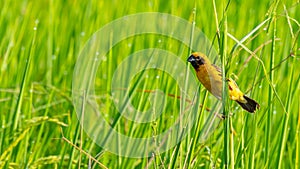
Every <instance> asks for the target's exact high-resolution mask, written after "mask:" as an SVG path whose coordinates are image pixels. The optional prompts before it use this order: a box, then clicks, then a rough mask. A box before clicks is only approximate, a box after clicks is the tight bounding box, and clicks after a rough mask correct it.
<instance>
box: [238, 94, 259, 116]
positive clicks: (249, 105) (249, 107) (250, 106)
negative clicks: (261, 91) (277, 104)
mask: <svg viewBox="0 0 300 169" xmlns="http://www.w3.org/2000/svg"><path fill="white" fill-rule="evenodd" d="M244 98H245V100H246V101H247V102H246V103H242V102H239V101H238V100H236V102H237V103H238V104H239V105H240V106H242V108H243V109H245V110H246V111H248V112H250V113H254V112H255V110H256V109H259V104H258V103H257V102H256V101H255V100H253V99H250V98H249V97H247V96H246V95H244Z"/></svg>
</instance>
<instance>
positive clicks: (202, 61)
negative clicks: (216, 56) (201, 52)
mask: <svg viewBox="0 0 300 169" xmlns="http://www.w3.org/2000/svg"><path fill="white" fill-rule="evenodd" d="M197 63H198V64H199V65H203V64H204V59H203V58H201V57H198V58H197Z"/></svg>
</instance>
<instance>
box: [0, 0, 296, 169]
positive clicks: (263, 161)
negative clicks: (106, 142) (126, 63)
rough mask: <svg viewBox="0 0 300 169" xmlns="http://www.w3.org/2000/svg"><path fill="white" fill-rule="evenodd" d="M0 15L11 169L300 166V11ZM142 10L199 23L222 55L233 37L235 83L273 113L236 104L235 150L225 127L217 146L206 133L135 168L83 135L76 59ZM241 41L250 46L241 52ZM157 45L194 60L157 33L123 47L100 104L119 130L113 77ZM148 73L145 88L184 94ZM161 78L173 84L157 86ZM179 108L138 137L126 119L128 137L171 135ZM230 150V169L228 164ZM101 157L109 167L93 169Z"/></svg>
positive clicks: (218, 5)
mask: <svg viewBox="0 0 300 169" xmlns="http://www.w3.org/2000/svg"><path fill="white" fill-rule="evenodd" d="M214 4H215V5H214ZM227 4H229V5H228V6H227ZM0 9H1V10H0V26H1V27H0V38H1V39H0V66H1V70H0V71H1V75H0V82H1V83H0V111H1V113H0V121H1V129H0V154H1V155H0V166H1V168H25V167H26V168H88V167H91V166H94V167H95V168H99V167H107V168H224V167H232V168H233V167H234V168H299V161H300V160H299V155H300V153H299V128H300V116H299V115H300V106H299V102H300V96H299V75H300V71H299V68H298V67H297V66H298V65H299V53H300V52H299V48H300V47H299V44H300V40H299V39H300V38H299V32H300V23H299V22H300V5H299V1H296V0H286V1H267V0H260V1H259V0H248V1H240V0H239V1H230V2H228V1H204V0H199V1H195V2H194V1H190V2H188V1H179V0H174V1H159V0H146V1H138V0H122V1H120V0H112V1H97V0H92V1H81V0H74V1H55V0H41V1H28V0H24V1H13V0H2V2H1V3H0ZM194 11H195V13H194ZM138 12H162V13H169V14H172V15H175V16H179V17H181V18H184V19H186V20H188V21H190V22H193V21H195V24H196V26H197V27H199V28H200V29H201V30H202V31H203V32H204V33H205V34H206V35H207V37H208V38H209V39H210V40H211V41H212V42H213V45H214V47H215V48H216V50H217V51H218V52H219V53H222V49H224V47H225V46H224V43H221V42H222V40H224V36H223V35H226V34H227V35H228V36H227V39H228V40H227V44H225V45H226V48H225V49H226V53H227V59H226V63H227V64H226V65H227V67H226V68H228V69H227V70H228V71H227V72H228V73H227V76H230V77H233V78H235V79H236V81H237V83H238V84H239V86H240V88H241V89H242V90H243V91H245V92H246V94H247V95H249V96H251V97H253V98H255V100H257V101H258V102H259V103H260V106H261V108H260V110H259V111H257V112H256V113H255V114H249V113H246V112H244V111H242V109H241V108H239V107H237V104H236V103H232V102H228V103H230V105H229V106H228V107H229V112H230V113H231V114H232V115H231V116H230V131H231V132H230V133H229V137H228V138H229V140H227V141H228V142H229V143H230V144H229V147H228V146H227V145H226V144H224V129H223V125H219V126H218V127H217V128H216V130H215V131H213V133H212V135H211V136H210V137H209V138H208V139H207V140H206V141H205V142H199V141H197V139H198V138H197V133H199V132H200V131H201V128H197V127H196V126H195V127H194V128H193V130H192V131H191V133H190V134H189V135H188V137H187V138H185V139H184V140H183V141H182V142H181V143H180V144H179V145H178V146H176V147H174V148H172V149H171V150H170V151H168V152H165V153H163V154H159V153H157V154H156V156H153V157H150V158H143V159H132V158H125V157H119V156H116V155H114V154H111V153H109V152H103V154H101V156H96V154H98V153H99V152H100V151H101V147H98V146H97V145H96V144H95V143H93V142H92V141H91V140H90V139H89V137H87V136H86V134H85V133H84V132H83V131H82V129H81V128H80V125H79V123H78V121H77V117H76V113H75V112H74V108H73V105H72V98H71V97H72V96H71V88H72V86H71V85H72V78H73V77H72V75H73V69H74V65H75V63H76V58H77V57H78V55H79V52H80V51H81V49H82V48H83V46H84V44H85V43H86V42H87V40H88V39H89V37H90V36H91V35H92V34H93V33H94V32H95V31H97V30H98V29H99V28H101V27H102V26H104V25H105V24H107V23H109V22H111V21H113V20H114V19H117V18H120V17H122V16H126V15H129V14H135V13H138ZM224 18H227V19H226V20H227V22H223V21H224ZM264 21H265V23H264V24H262V25H261V26H259V25H260V24H261V23H263V22H264ZM153 24H155V23H153ZM224 27H226V28H227V29H224ZM255 28H258V29H257V30H256V31H254V30H255ZM217 30H220V32H219V33H220V39H219V40H218V36H217V34H218V33H217ZM252 31H254V32H253V33H251V32H252ZM113 36H117V35H113ZM243 38H244V39H243ZM160 39H162V42H161V43H158V40H160ZM234 39H237V40H240V41H242V43H243V45H239V46H238V47H237V48H235V45H236V44H237V41H235V40H234ZM242 39H243V40H242ZM128 44H130V45H128ZM149 47H152V48H155V47H157V48H162V49H166V50H169V51H172V52H174V53H177V54H178V57H180V58H181V59H182V60H183V61H185V60H186V58H187V56H188V54H189V49H188V48H187V47H182V45H181V44H180V43H179V42H177V41H175V40H172V39H168V38H165V39H164V37H158V36H154V35H145V36H144V37H132V38H129V39H127V40H126V41H124V42H122V43H120V44H118V45H117V46H116V47H114V48H113V49H112V50H111V52H110V53H109V54H108V56H111V57H109V58H108V60H107V61H106V62H105V63H104V65H103V66H104V67H106V68H107V69H106V70H107V72H102V74H100V75H99V76H98V79H97V80H96V85H98V86H99V89H98V95H99V97H100V98H103V100H101V99H99V102H101V101H104V102H105V104H104V105H103V107H102V109H101V111H102V112H103V113H104V114H107V115H108V116H107V118H108V120H113V119H114V118H115V116H116V115H117V114H118V112H117V111H116V110H115V109H114V108H113V107H112V103H111V102H109V101H107V100H108V99H109V96H108V95H107V94H108V92H107V91H109V85H108V83H110V81H105V79H110V77H111V76H112V74H113V71H114V69H115V68H116V66H117V65H118V63H120V62H121V61H122V59H124V58H126V56H128V55H129V54H131V53H133V52H134V51H137V50H139V49H144V48H149ZM233 49H234V50H233ZM248 49H249V50H251V51H252V52H254V53H255V54H256V55H255V56H253V55H251V52H250V51H249V50H248ZM113 56H117V57H113ZM110 58H117V59H110ZM259 60H261V61H259ZM264 68H265V69H264ZM147 74H148V75H149V79H150V80H148V81H146V80H144V81H142V83H141V84H140V85H141V86H139V87H140V88H143V89H147V90H152V89H156V88H157V87H158V86H162V87H161V88H160V90H163V91H164V92H165V93H168V94H173V95H175V96H178V95H179V94H178V88H177V87H176V84H174V83H176V82H175V81H174V80H172V79H171V78H170V77H166V76H164V73H163V72H159V71H155V70H149V71H148V72H147ZM157 75H160V76H161V77H162V78H160V79H159V80H156V78H155V77H157ZM150 82H151V83H150ZM103 86H104V87H103ZM195 92H196V91H195ZM148 95H149V93H146V92H139V93H138V94H137V96H135V97H136V100H134V102H133V104H134V105H136V106H137V107H138V106H139V105H140V104H141V103H142V105H145V107H139V109H141V110H144V109H147V106H149V105H148V104H147V101H146V100H147V99H145V98H147V96H148ZM199 95H200V96H201V97H200V99H198V102H197V104H202V103H205V104H206V106H207V107H208V108H211V107H213V106H214V105H215V104H213V103H214V102H213V101H210V100H211V99H214V98H212V97H210V94H206V92H205V90H204V89H203V88H202V87H201V90H200V92H199ZM102 96H103V97H102ZM207 96H208V97H207ZM141 97H145V98H144V99H140V98H141ZM179 102H180V100H179V99H176V98H175V97H168V101H167V106H168V107H169V108H170V109H169V110H168V112H169V114H168V113H165V114H164V115H163V116H162V117H161V118H160V120H159V121H158V122H157V123H151V124H148V125H145V126H140V127H138V128H134V127H132V125H134V124H133V123H132V122H126V119H122V123H121V124H120V125H119V126H118V127H117V128H118V130H120V131H121V132H124V133H128V132H129V133H131V132H133V131H130V130H133V129H134V132H135V133H136V135H135V136H139V137H146V136H149V135H151V134H153V133H156V132H160V131H164V130H165V129H167V128H168V126H170V125H172V123H173V122H174V121H172V120H166V119H172V118H171V117H173V116H174V117H176V115H178V113H179V107H178V104H179ZM170 112H171V114H170ZM200 112H202V109H201V108H199V114H203V113H204V114H209V113H212V112H208V111H203V112H202V113H200ZM172 113H173V114H172ZM199 118H200V115H199ZM221 123H223V122H221ZM195 138H196V139H195ZM195 140H196V141H195ZM191 145H193V146H191ZM226 146H227V148H228V149H229V151H228V154H229V155H230V163H229V165H228V166H227V165H224V163H225V154H226V152H224V147H226ZM80 149H81V150H82V151H80ZM83 151H84V152H83ZM92 157H95V158H96V159H97V161H98V164H97V163H96V162H94V164H93V165H92V164H91V163H90V160H91V161H93V160H92ZM100 163H101V164H103V165H100Z"/></svg>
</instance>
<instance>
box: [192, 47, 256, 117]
mask: <svg viewBox="0 0 300 169" xmlns="http://www.w3.org/2000/svg"><path fill="white" fill-rule="evenodd" d="M187 61H188V62H190V63H191V64H192V66H193V67H194V69H195V71H196V75H197V77H198V79H199V81H200V82H201V83H202V84H203V86H204V87H205V88H206V89H207V90H208V91H209V92H210V93H212V94H213V95H214V96H215V97H217V98H218V99H219V100H221V99H222V71H221V69H220V68H219V67H218V66H216V65H214V64H212V63H210V61H209V59H208V58H207V56H206V55H204V54H203V53H200V52H199V53H192V55H191V56H190V57H189V58H188V59H187ZM227 84H228V89H229V98H230V99H231V100H234V101H236V102H237V103H238V104H239V105H240V106H241V107H242V108H243V109H245V110H246V111H248V112H250V113H254V112H255V111H256V110H257V109H259V104H258V103H257V102H256V101H255V100H253V99H250V98H249V97H247V96H246V95H244V93H243V92H241V90H240V89H239V87H238V86H237V84H236V83H235V81H234V80H232V79H231V78H229V79H227Z"/></svg>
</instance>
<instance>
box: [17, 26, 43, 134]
mask: <svg viewBox="0 0 300 169" xmlns="http://www.w3.org/2000/svg"><path fill="white" fill-rule="evenodd" d="M36 29H37V25H36V27H34V33H33V38H32V42H31V46H30V52H29V55H28V57H27V59H26V66H25V70H24V73H23V79H22V83H21V88H20V93H19V96H18V102H17V105H16V107H17V108H16V111H15V113H14V117H13V120H14V125H13V130H14V131H15V130H16V129H17V127H18V122H19V117H20V114H21V107H22V103H23V95H24V91H25V87H26V80H27V78H28V76H29V68H30V63H31V58H32V56H33V54H34V51H35V39H36V32H37V31H36Z"/></svg>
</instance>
